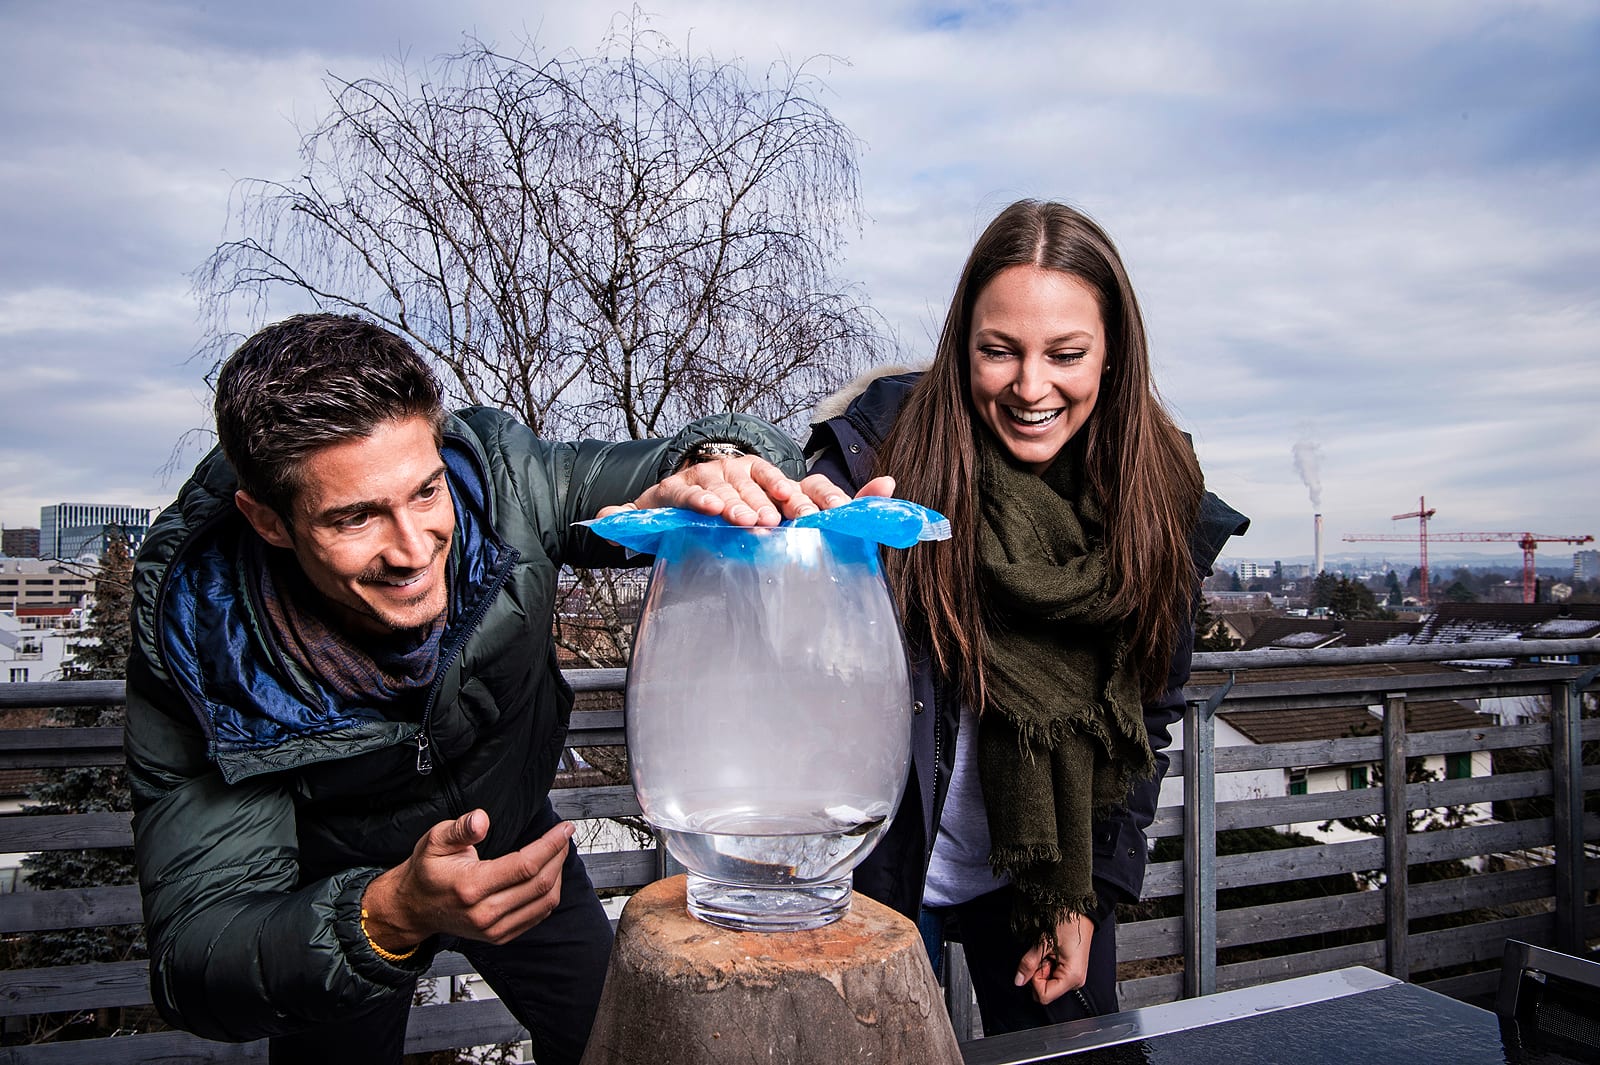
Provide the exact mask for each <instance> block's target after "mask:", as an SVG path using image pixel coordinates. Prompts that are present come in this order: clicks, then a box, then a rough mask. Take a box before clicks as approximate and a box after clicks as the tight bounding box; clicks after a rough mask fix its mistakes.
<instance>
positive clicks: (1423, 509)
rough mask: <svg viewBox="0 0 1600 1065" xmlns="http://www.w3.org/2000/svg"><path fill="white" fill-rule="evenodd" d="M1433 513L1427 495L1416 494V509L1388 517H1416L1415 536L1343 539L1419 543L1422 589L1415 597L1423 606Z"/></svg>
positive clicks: (1401, 518)
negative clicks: (1417, 527)
mask: <svg viewBox="0 0 1600 1065" xmlns="http://www.w3.org/2000/svg"><path fill="white" fill-rule="evenodd" d="M1435 513H1436V512H1435V511H1433V510H1431V509H1429V507H1428V500H1427V497H1425V496H1418V497H1417V509H1416V510H1413V511H1411V512H1410V513H1409V514H1396V515H1394V516H1393V517H1392V518H1390V519H1389V520H1390V521H1404V520H1405V519H1407V518H1416V519H1417V523H1418V525H1419V526H1420V528H1419V530H1418V533H1417V535H1416V536H1346V537H1345V540H1346V541H1347V542H1351V543H1353V542H1355V541H1358V540H1388V541H1391V542H1394V541H1403V542H1406V543H1410V542H1412V541H1416V542H1417V543H1419V544H1421V545H1422V551H1421V554H1422V567H1421V568H1422V590H1421V592H1420V594H1419V595H1418V596H1417V599H1418V601H1419V602H1420V603H1421V604H1422V605H1423V606H1427V605H1428V519H1429V518H1431V517H1433V515H1434V514H1435Z"/></svg>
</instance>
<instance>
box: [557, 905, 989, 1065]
mask: <svg viewBox="0 0 1600 1065" xmlns="http://www.w3.org/2000/svg"><path fill="white" fill-rule="evenodd" d="M684 886H685V879H684V877H682V876H675V877H671V878H669V879H666V880H658V881H656V882H655V883H654V884H651V885H650V886H648V887H646V888H644V889H643V890H642V891H640V892H639V893H638V894H636V895H634V896H633V898H632V899H631V900H629V902H628V905H627V906H626V908H624V910H623V912H622V920H621V922H620V923H619V924H618V926H617V941H616V946H615V947H614V948H613V950H612V953H611V967H610V969H609V971H608V972H607V974H606V985H605V991H604V992H603V993H602V994H601V997H600V1012H599V1016H598V1017H597V1018H596V1020H595V1027H594V1033H593V1034H592V1035H591V1036H590V1038H589V1049H588V1051H587V1052H586V1053H585V1054H584V1056H583V1065H719V1063H722V1062H773V1063H783V1065H808V1063H812V1062H815V1063H818V1065H822V1063H826V1065H838V1063H841V1062H872V1063H874V1065H880V1063H881V1065H891V1063H896V1062H905V1063H906V1065H960V1061H961V1053H960V1051H959V1050H958V1049H957V1047H956V1037H955V1033H954V1032H953V1031H952V1030H951V1028H950V1019H949V1017H948V1016H947V1015H946V1013H945V1008H944V1000H943V998H942V997H941V995H940V991H939V985H938V982H937V981H936V980H935V979H934V977H933V970H932V969H931V968H930V967H929V965H928V955H927V951H926V950H925V949H924V948H923V945H922V937H921V936H920V935H919V934H918V932H917V928H916V926H915V925H913V924H912V923H911V922H910V921H908V920H906V919H905V918H904V917H902V916H900V914H898V913H896V912H895V911H893V910H891V909H889V908H888V907H887V906H883V905H880V904H879V903H877V902H874V901H873V900H871V899H869V898H866V897H865V896H862V895H859V894H858V895H856V896H855V900H854V902H853V903H852V905H851V908H850V912H849V913H847V914H846V915H845V916H844V917H842V918H840V919H839V920H837V921H835V922H834V923H832V924H830V925H827V926H825V927H823V928H816V929H812V930H810V931H806V932H735V931H731V930H729V929H725V928H718V927H716V926H715V925H709V924H706V923H705V922H703V921H700V920H697V919H695V918H694V917H692V916H690V914H689V911H688V909H687V905H686V900H685V896H684Z"/></svg>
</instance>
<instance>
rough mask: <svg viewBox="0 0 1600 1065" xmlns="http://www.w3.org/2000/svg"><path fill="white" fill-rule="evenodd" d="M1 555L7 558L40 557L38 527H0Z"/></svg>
mask: <svg viewBox="0 0 1600 1065" xmlns="http://www.w3.org/2000/svg"><path fill="white" fill-rule="evenodd" d="M0 555H5V556H6V557H7V558H38V557H39V530H38V529H0Z"/></svg>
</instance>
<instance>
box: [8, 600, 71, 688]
mask: <svg viewBox="0 0 1600 1065" xmlns="http://www.w3.org/2000/svg"><path fill="white" fill-rule="evenodd" d="M82 628H83V609H82V608H81V607H75V606H46V607H27V606H24V607H17V608H16V609H14V610H0V683H7V684H33V683H38V682H40V681H47V680H61V679H62V675H63V672H64V670H65V668H66V667H67V666H68V665H70V664H71V662H72V656H73V654H74V652H75V651H76V650H77V642H78V640H79V639H80V633H81V630H82Z"/></svg>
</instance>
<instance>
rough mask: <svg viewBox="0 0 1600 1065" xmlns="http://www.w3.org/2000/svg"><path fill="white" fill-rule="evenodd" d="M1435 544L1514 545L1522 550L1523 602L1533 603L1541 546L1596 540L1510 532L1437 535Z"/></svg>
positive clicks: (1537, 585) (1588, 537)
mask: <svg viewBox="0 0 1600 1065" xmlns="http://www.w3.org/2000/svg"><path fill="white" fill-rule="evenodd" d="M1433 539H1434V541H1435V542H1438V541H1441V540H1442V541H1445V542H1448V543H1457V544H1465V543H1514V544H1516V545H1517V546H1518V547H1520V548H1522V601H1523V602H1524V603H1531V602H1533V595H1534V592H1535V591H1536V590H1537V589H1538V587H1539V578H1538V577H1537V576H1535V574H1534V570H1533V552H1534V549H1535V548H1536V547H1538V546H1539V545H1540V544H1586V543H1589V542H1590V541H1591V540H1593V539H1594V537H1592V536H1540V535H1538V534H1536V533H1526V532H1525V533H1509V532H1484V533H1435V534H1434V537H1433Z"/></svg>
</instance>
